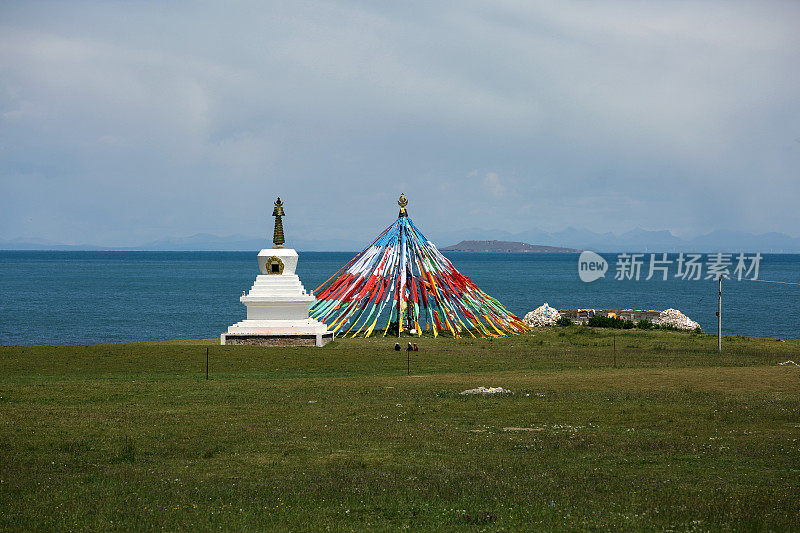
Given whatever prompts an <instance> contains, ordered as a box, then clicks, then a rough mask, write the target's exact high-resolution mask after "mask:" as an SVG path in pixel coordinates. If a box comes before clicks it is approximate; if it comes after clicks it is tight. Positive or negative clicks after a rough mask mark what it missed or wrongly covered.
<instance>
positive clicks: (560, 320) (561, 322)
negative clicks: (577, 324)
mask: <svg viewBox="0 0 800 533" xmlns="http://www.w3.org/2000/svg"><path fill="white" fill-rule="evenodd" d="M571 325H572V320H570V319H569V317H566V316H561V317H559V318H558V320H556V326H571Z"/></svg>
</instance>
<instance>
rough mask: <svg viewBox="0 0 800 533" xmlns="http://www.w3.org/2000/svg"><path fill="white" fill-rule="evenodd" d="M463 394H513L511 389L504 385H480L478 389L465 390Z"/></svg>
mask: <svg viewBox="0 0 800 533" xmlns="http://www.w3.org/2000/svg"><path fill="white" fill-rule="evenodd" d="M461 394H511V391H510V390H508V389H504V388H503V387H478V388H477V389H469V390H465V391H464V392H462V393H461Z"/></svg>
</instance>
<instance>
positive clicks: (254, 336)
mask: <svg viewBox="0 0 800 533" xmlns="http://www.w3.org/2000/svg"><path fill="white" fill-rule="evenodd" d="M219 337H220V338H219V340H220V344H221V345H223V346H317V347H322V346H325V345H326V344H328V343H329V342H331V341H332V340H333V333H332V332H326V333H317V334H305V335H304V334H299V335H287V334H283V333H275V334H271V333H223V334H222V335H220V336H219Z"/></svg>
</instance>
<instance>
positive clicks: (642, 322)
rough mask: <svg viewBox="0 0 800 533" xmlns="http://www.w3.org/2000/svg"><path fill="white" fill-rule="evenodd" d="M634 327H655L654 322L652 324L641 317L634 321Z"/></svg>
mask: <svg viewBox="0 0 800 533" xmlns="http://www.w3.org/2000/svg"><path fill="white" fill-rule="evenodd" d="M636 327H637V328H639V329H653V327H655V324H653V323H652V322H650V321H649V320H647V319H642V320H640V321H638V322H637V323H636Z"/></svg>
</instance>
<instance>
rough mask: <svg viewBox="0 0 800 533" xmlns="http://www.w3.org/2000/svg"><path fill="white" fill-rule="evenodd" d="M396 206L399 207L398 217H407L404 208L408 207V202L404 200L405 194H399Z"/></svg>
mask: <svg viewBox="0 0 800 533" xmlns="http://www.w3.org/2000/svg"><path fill="white" fill-rule="evenodd" d="M397 205H399V206H400V214H399V215H398V216H399V217H407V216H408V212H407V211H406V206H407V205H408V200H407V199H406V195H405V194H402V193H401V194H400V199H399V200H397Z"/></svg>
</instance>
